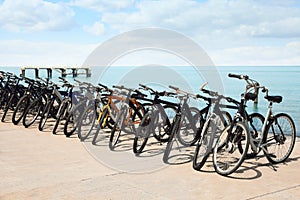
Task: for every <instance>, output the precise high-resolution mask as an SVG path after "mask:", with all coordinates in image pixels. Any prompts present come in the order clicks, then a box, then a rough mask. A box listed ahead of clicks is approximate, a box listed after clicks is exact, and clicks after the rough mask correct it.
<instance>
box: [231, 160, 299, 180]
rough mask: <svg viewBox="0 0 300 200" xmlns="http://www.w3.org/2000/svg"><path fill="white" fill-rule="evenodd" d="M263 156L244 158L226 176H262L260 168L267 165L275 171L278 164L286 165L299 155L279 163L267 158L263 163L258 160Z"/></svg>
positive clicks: (245, 177)
mask: <svg viewBox="0 0 300 200" xmlns="http://www.w3.org/2000/svg"><path fill="white" fill-rule="evenodd" d="M264 157H265V156H264V155H260V156H258V160H257V159H247V160H245V161H244V163H243V164H242V166H241V167H240V168H239V169H238V170H236V171H235V172H234V173H232V174H231V175H229V176H227V177H228V178H232V179H238V180H253V179H258V178H260V177H261V176H262V172H261V170H259V169H260V168H263V167H268V168H269V169H270V170H273V171H274V172H277V170H278V169H279V168H280V166H282V165H288V164H289V163H291V162H294V161H298V160H299V158H300V156H297V157H293V158H288V159H287V160H286V161H285V162H284V163H279V164H272V163H270V162H269V161H267V160H265V162H264V163H262V162H259V160H260V159H261V158H264Z"/></svg>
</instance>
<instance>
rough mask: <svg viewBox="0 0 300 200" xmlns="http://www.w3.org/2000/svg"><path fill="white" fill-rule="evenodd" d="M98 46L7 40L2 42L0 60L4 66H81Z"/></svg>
mask: <svg viewBox="0 0 300 200" xmlns="http://www.w3.org/2000/svg"><path fill="white" fill-rule="evenodd" d="M96 46H97V45H89V44H86V45H78V44H67V43H61V42H30V41H24V40H6V41H0V60H1V65H4V66H24V65H38V66H53V65H54V66H55V65H56V66H68V65H69V66H80V65H81V64H82V63H83V62H84V61H85V59H86V58H87V56H88V55H89V54H90V53H91V52H92V51H93V50H94V49H95V48H96Z"/></svg>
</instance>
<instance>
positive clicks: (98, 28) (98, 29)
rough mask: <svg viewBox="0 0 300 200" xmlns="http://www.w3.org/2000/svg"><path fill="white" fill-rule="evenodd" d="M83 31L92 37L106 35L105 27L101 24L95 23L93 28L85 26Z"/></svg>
mask: <svg viewBox="0 0 300 200" xmlns="http://www.w3.org/2000/svg"><path fill="white" fill-rule="evenodd" d="M83 30H85V31H86V32H88V33H90V34H92V35H96V36H101V35H103V34H104V33H105V26H104V24H103V23H101V22H95V23H94V24H93V25H92V26H83Z"/></svg>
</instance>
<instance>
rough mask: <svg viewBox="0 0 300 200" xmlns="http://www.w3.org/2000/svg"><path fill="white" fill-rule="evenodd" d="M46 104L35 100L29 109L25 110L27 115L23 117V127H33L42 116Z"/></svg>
mask: <svg viewBox="0 0 300 200" xmlns="http://www.w3.org/2000/svg"><path fill="white" fill-rule="evenodd" d="M43 107H44V104H43V102H42V100H41V99H36V100H34V101H33V102H32V103H31V104H30V105H29V106H28V108H27V109H26V110H25V114H24V117H23V126H24V127H25V128H28V127H29V126H31V125H32V124H33V123H34V122H35V120H36V119H37V118H38V116H39V115H40V114H41V110H43Z"/></svg>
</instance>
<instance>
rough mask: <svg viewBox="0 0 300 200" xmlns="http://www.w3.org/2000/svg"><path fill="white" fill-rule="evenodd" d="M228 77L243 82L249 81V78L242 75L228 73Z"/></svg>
mask: <svg viewBox="0 0 300 200" xmlns="http://www.w3.org/2000/svg"><path fill="white" fill-rule="evenodd" d="M228 77H230V78H238V79H244V80H248V79H249V76H247V75H242V74H241V75H238V74H232V73H229V74H228Z"/></svg>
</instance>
